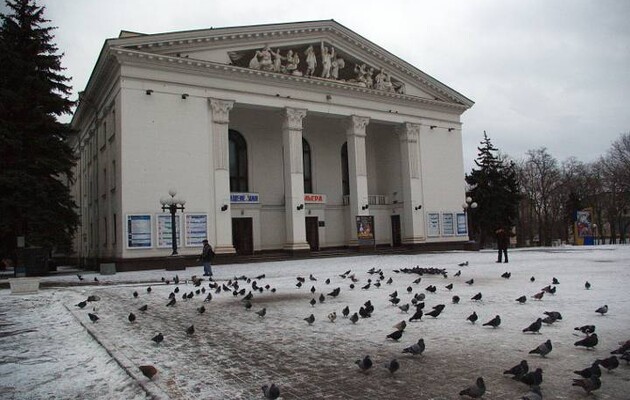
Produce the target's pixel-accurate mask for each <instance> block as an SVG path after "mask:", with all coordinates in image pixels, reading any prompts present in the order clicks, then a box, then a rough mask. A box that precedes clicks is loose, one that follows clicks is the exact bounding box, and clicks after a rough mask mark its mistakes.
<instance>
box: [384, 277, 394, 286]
mask: <svg viewBox="0 0 630 400" xmlns="http://www.w3.org/2000/svg"><path fill="white" fill-rule="evenodd" d="M393 282H394V280H393V279H392V278H389V279H388V280H387V282H385V283H387V284H388V285H391V284H392V283H393Z"/></svg>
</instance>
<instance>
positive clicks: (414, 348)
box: [402, 339, 424, 356]
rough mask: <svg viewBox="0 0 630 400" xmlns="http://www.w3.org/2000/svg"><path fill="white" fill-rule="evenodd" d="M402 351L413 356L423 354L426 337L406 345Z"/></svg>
mask: <svg viewBox="0 0 630 400" xmlns="http://www.w3.org/2000/svg"><path fill="white" fill-rule="evenodd" d="M402 352H403V353H409V354H411V355H412V356H415V355H418V354H422V353H423V352H424V339H418V342H416V343H414V344H412V345H411V346H409V347H405V348H404V349H403V351H402Z"/></svg>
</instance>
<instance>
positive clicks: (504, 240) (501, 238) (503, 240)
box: [496, 228, 510, 263]
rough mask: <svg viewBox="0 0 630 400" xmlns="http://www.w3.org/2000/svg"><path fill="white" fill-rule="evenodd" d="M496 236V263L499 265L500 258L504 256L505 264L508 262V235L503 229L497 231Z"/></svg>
mask: <svg viewBox="0 0 630 400" xmlns="http://www.w3.org/2000/svg"><path fill="white" fill-rule="evenodd" d="M496 234H497V247H498V248H499V258H498V260H497V262H498V263H500V262H501V259H502V258H503V257H502V256H505V261H503V262H504V263H507V262H508V253H507V251H508V246H509V245H510V235H509V234H508V232H507V231H506V230H505V229H503V228H499V229H497V231H496Z"/></svg>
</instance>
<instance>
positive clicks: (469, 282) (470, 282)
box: [466, 278, 475, 285]
mask: <svg viewBox="0 0 630 400" xmlns="http://www.w3.org/2000/svg"><path fill="white" fill-rule="evenodd" d="M466 283H467V284H469V285H472V284H473V283H475V280H474V279H472V278H471V279H469V280H467V281H466Z"/></svg>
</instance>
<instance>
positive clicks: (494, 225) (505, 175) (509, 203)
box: [466, 131, 521, 247]
mask: <svg viewBox="0 0 630 400" xmlns="http://www.w3.org/2000/svg"><path fill="white" fill-rule="evenodd" d="M477 150H478V151H479V152H478V153H477V159H476V160H475V165H477V167H478V168H477V169H475V168H473V169H472V171H471V173H470V175H468V174H466V183H467V184H468V186H469V190H468V196H470V197H471V198H472V199H473V201H474V202H476V203H477V205H478V206H477V208H476V209H474V210H471V211H470V220H471V226H472V231H473V233H474V234H476V235H478V238H477V239H478V240H479V244H480V246H482V247H483V246H484V245H485V242H486V240H487V238H488V237H492V236H494V232H495V231H496V230H497V229H498V228H500V227H504V228H506V229H510V228H511V227H512V226H513V225H514V223H515V222H516V219H517V217H518V204H519V201H520V199H521V195H520V189H519V184H518V179H517V173H516V167H515V165H514V163H513V162H511V161H508V160H507V159H505V157H501V156H500V155H498V149H497V148H496V147H494V146H493V145H492V142H491V141H490V138H488V135H487V134H486V132H485V131H484V132H483V141H481V146H480V147H477Z"/></svg>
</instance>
